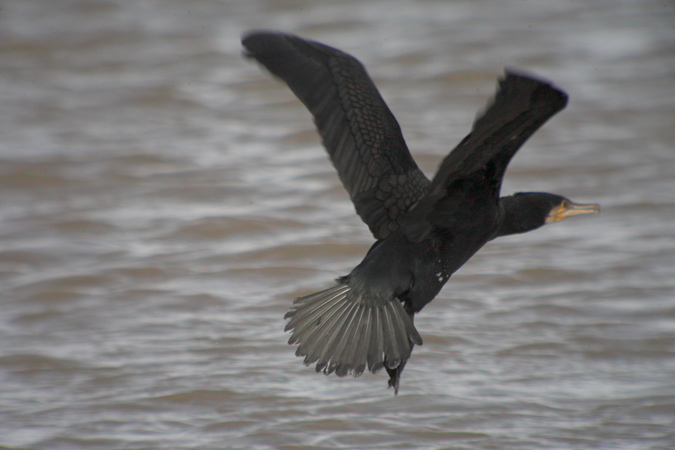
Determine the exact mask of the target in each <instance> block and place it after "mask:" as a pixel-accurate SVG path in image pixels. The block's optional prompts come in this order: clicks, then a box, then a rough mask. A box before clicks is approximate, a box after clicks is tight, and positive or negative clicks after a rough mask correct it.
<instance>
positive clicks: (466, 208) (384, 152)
mask: <svg viewBox="0 0 675 450" xmlns="http://www.w3.org/2000/svg"><path fill="white" fill-rule="evenodd" d="M242 43H243V45H244V47H245V48H246V52H247V53H246V54H247V56H250V57H252V58H255V59H256V60H257V61H258V62H260V63H261V64H262V65H263V66H265V67H266V68H267V69H268V70H269V71H270V72H271V73H272V74H274V75H275V76H277V77H279V78H280V79H281V80H283V81H284V82H285V83H286V84H287V85H288V86H289V87H290V89H291V90H292V91H293V93H294V94H295V95H296V96H297V97H298V98H299V99H300V100H301V101H302V102H303V103H304V105H305V106H306V107H307V108H308V109H309V111H310V112H311V113H312V115H313V116H314V121H315V123H316V126H317V128H318V131H319V133H320V135H321V137H322V138H323V144H324V146H325V148H326V150H327V151H328V154H329V155H330V158H331V160H332V162H333V164H334V165H335V168H336V169H337V172H338V175H339V177H340V180H341V181H342V184H343V185H344V187H345V188H346V190H347V192H348V193H349V196H350V198H351V199H352V201H353V203H354V205H355V207H356V212H357V213H358V214H359V216H360V217H361V218H362V219H363V221H364V222H365V223H366V224H367V225H368V227H369V228H370V230H371V232H372V233H373V235H374V236H375V238H376V239H377V241H376V242H375V243H374V244H373V246H372V247H371V248H370V250H369V251H368V253H367V255H366V257H365V258H364V260H363V261H362V262H361V263H360V264H359V265H358V266H356V267H355V268H354V269H353V270H352V271H351V273H349V275H347V276H344V277H341V278H339V279H338V280H337V282H338V284H337V285H336V286H334V287H332V288H329V289H326V290H324V291H321V292H317V293H315V294H311V295H308V296H305V297H301V298H298V299H297V300H296V301H295V303H294V306H293V308H292V309H291V310H290V311H289V312H288V313H287V314H286V318H287V319H290V320H289V322H288V324H287V326H286V330H292V331H293V333H292V335H291V338H290V340H289V343H291V344H297V345H298V349H297V352H296V354H297V355H298V356H304V358H305V359H304V362H305V363H306V364H316V370H317V371H321V372H323V373H326V374H329V373H332V372H335V373H336V374H337V375H339V376H344V375H347V374H351V375H354V376H358V375H360V374H361V373H363V371H364V370H365V369H366V368H367V369H368V370H369V371H371V372H377V371H378V370H380V369H381V368H382V367H384V368H385V369H386V370H387V372H388V373H389V376H390V380H389V385H390V386H393V387H394V388H395V391H396V392H398V386H399V379H400V374H401V371H402V370H403V367H404V366H405V364H406V362H407V360H408V358H409V357H410V354H411V352H412V349H413V346H414V345H415V344H417V345H421V344H422V338H421V337H420V335H419V333H418V332H417V330H416V329H415V326H414V324H413V317H414V314H415V313H417V312H419V311H420V310H421V309H422V308H423V307H424V306H425V305H426V304H427V303H429V302H430V301H431V300H433V298H434V297H435V296H436V295H437V294H438V292H439V291H440V289H441V288H442V287H443V285H444V284H445V282H446V281H447V280H448V278H449V277H450V276H451V275H452V274H453V273H454V272H455V271H456V270H457V269H458V268H459V267H461V266H462V265H463V264H464V263H465V262H466V261H467V260H468V259H469V258H470V257H471V256H472V255H473V254H474V253H476V252H477V251H478V250H479V249H480V248H481V247H482V246H483V245H484V244H485V243H487V242H488V241H490V240H491V239H494V238H495V237H498V236H504V235H509V234H514V233H523V232H526V231H530V230H533V229H536V228H538V227H540V226H542V225H544V224H545V223H550V222H554V221H558V220H561V219H563V218H565V217H568V216H570V215H575V214H583V213H592V212H599V207H598V206H597V205H580V204H575V203H572V202H571V201H569V200H567V199H565V198H564V197H561V196H559V195H555V194H548V193H537V192H529V193H518V194H515V195H513V196H508V197H502V198H500V197H499V191H500V187H501V182H502V178H503V176H504V172H505V170H506V167H507V165H508V163H509V161H510V160H511V158H512V157H513V155H514V154H515V153H516V151H517V150H518V149H519V148H520V146H521V145H522V144H523V143H524V142H525V141H526V140H527V139H528V138H529V137H530V136H531V135H532V134H533V133H534V132H535V131H536V130H537V129H538V128H539V127H540V126H541V125H543V124H544V122H546V121H547V120H548V119H549V118H550V117H551V116H553V115H554V114H555V113H557V112H558V111H560V110H561V109H563V108H564V107H565V105H566V103H567V95H566V94H565V93H564V92H562V91H561V90H559V89H557V88H555V87H553V86H552V85H551V84H550V83H547V82H545V81H541V80H537V79H535V78H532V77H530V76H525V75H519V74H516V73H514V72H512V71H507V72H506V75H505V77H504V78H503V79H501V80H500V82H499V87H498V90H497V94H496V97H495V99H494V101H493V102H492V104H491V105H489V106H488V108H487V109H486V111H485V112H484V113H483V114H482V115H481V116H480V117H478V118H477V119H476V121H475V123H474V125H473V129H472V131H471V133H469V135H468V136H466V137H465V138H464V139H463V140H462V141H461V142H460V143H459V145H457V147H456V148H455V149H454V150H453V151H452V152H451V153H450V154H449V155H448V156H447V157H446V158H445V159H444V160H443V162H442V163H441V165H440V168H439V170H438V172H437V173H436V176H435V177H434V178H433V180H431V181H429V179H428V178H427V177H426V176H425V175H424V174H423V173H422V172H421V171H420V169H419V168H418V167H417V164H416V163H415V161H414V160H413V158H412V156H411V155H410V152H409V151H408V148H407V146H406V144H405V141H404V139H403V135H402V134H401V129H400V127H399V125H398V122H397V121H396V119H395V118H394V116H393V114H392V113H391V111H390V110H389V108H388V107H387V105H386V104H385V102H384V100H383V99H382V97H381V96H380V94H379V92H378V91H377V88H376V87H375V85H374V84H373V82H372V80H371V79H370V77H369V76H368V74H367V73H366V70H365V69H364V67H363V66H362V65H361V63H360V62H359V61H358V60H356V59H355V58H354V57H352V56H350V55H348V54H346V53H344V52H341V51H340V50H337V49H334V48H331V47H328V46H326V45H323V44H320V43H318V42H312V41H308V40H304V39H301V38H299V37H297V36H292V35H288V34H282V33H276V32H254V33H250V34H248V35H247V36H245V37H244V39H243V40H242Z"/></svg>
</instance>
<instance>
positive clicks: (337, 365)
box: [285, 283, 422, 377]
mask: <svg viewBox="0 0 675 450" xmlns="http://www.w3.org/2000/svg"><path fill="white" fill-rule="evenodd" d="M285 318H286V319H290V320H289V322H288V323H287V324H286V331H288V330H292V335H291V337H290V339H289V340H288V342H289V344H298V349H297V351H296V355H298V356H304V357H305V359H304V362H305V364H307V365H310V364H314V363H316V371H317V372H323V373H325V374H329V373H332V372H335V373H336V374H337V375H338V376H341V377H342V376H345V375H353V376H359V375H361V374H362V373H363V372H364V370H365V369H366V368H368V370H369V371H371V372H373V373H375V372H377V371H379V370H380V369H382V367H387V368H388V369H393V368H396V367H398V366H399V365H401V364H403V363H405V361H407V359H408V358H409V357H410V353H411V352H412V348H413V346H414V345H415V344H418V345H421V344H422V338H421V337H420V335H419V333H418V332H417V330H416V329H415V326H414V325H413V322H412V318H411V317H410V316H409V315H408V313H406V311H405V309H404V308H403V305H402V304H401V302H400V301H399V300H397V299H395V298H391V299H389V298H387V299H384V298H372V297H366V296H364V295H357V294H355V293H354V292H353V291H352V289H351V288H350V286H349V285H348V284H345V283H341V284H338V285H337V286H334V287H332V288H329V289H326V290H324V291H321V292H317V293H315V294H311V295H307V296H304V297H300V298H298V299H296V300H295V302H294V305H293V308H292V309H291V310H290V311H289V312H288V313H287V314H286V316H285Z"/></svg>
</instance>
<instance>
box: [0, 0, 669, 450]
mask: <svg viewBox="0 0 675 450" xmlns="http://www.w3.org/2000/svg"><path fill="white" fill-rule="evenodd" d="M674 24H675V9H674V5H673V3H672V2H670V1H667V0H640V1H633V0H630V1H628V0H627V1H616V0H604V1H603V0H599V1H592V2H590V1H586V0H583V1H582V0H560V1H551V2H527V1H508V2H495V3H492V2H484V1H468V0H466V1H440V0H438V1H433V0H427V1H420V2H409V1H394V2H386V3H385V2H363V1H361V0H354V1H341V2H322V1H310V0H284V1H279V2H276V1H274V2H273V1H245V2H244V1H241V2H235V1H215V0H197V1H191V2H180V1H174V0H162V1H159V0H155V1H153V0H135V1H134V0H130V1H127V0H101V1H94V0H79V1H76V0H73V1H65V0H64V1H51V0H4V1H3V2H2V4H1V5H0V52H1V54H0V98H1V99H2V102H1V103H0V286H1V287H2V294H1V297H0V298H1V304H0V305H1V306H0V446H4V447H7V448H23V449H122V448H124V449H224V448H230V449H272V448H279V449H364V448H382V449H392V448H395V449H526V450H527V449H569V448H585V449H586V448H598V449H672V448H675V295H674V293H675V276H674V275H675V274H674V273H673V272H674V271H673V269H674V268H675V224H674V223H673V219H674V218H675V149H674V148H673V147H674V143H675V56H674V55H675V32H673V30H674V29H675V26H674ZM252 28H272V29H282V30H286V31H290V32H294V33H297V34H300V35H303V36H306V37H309V38H312V39H316V40H319V41H322V42H326V43H329V44H332V45H334V46H337V47H339V48H342V49H344V50H346V51H348V52H350V53H352V54H354V55H356V56H357V57H358V58H359V59H361V60H362V61H363V62H364V64H366V66H367V67H368V69H369V71H370V73H371V75H372V76H373V78H374V79H375V81H376V82H377V84H378V86H379V87H380V89H381V91H382V93H383V95H384V97H385V99H386V100H387V101H388V103H389V105H390V107H391V108H392V110H393V112H394V113H395V114H396V116H397V117H398V119H399V122H400V123H401V126H402V128H403V131H404V134H405V136H406V139H407V141H408V144H409V147H410V148H411V149H412V152H413V154H414V155H415V157H416V159H417V160H418V161H419V164H420V166H421V167H422V169H423V170H424V171H425V172H426V173H427V174H428V175H432V174H433V173H434V171H435V169H436V167H437V164H438V163H439V161H440V160H441V158H442V157H443V156H444V155H446V154H447V152H448V151H449V150H450V149H451V148H452V147H453V146H454V145H455V144H456V143H457V142H459V140H460V139H461V138H462V137H463V136H464V135H465V134H466V133H467V132H468V130H469V129H470V126H471V123H472V121H473V118H474V117H475V115H476V113H477V112H478V111H479V110H481V109H482V108H483V106H484V105H485V103H486V101H487V99H488V98H489V97H490V96H491V95H492V94H493V92H494V89H495V82H496V78H497V77H498V75H499V74H500V73H501V72H502V70H503V67H505V66H509V67H516V68H520V69H522V70H527V71H529V72H533V73H536V74H538V75H540V76H542V77H545V78H549V79H551V80H553V81H554V82H555V83H556V84H557V85H559V86H560V87H562V88H563V89H565V90H566V91H567V92H568V93H569V95H570V103H569V106H568V108H567V109H566V110H565V111H563V112H562V113H560V114H559V115H557V116H556V117H555V118H553V119H552V120H551V121H550V122H549V123H547V124H546V125H545V126H544V128H543V129H542V130H540V132H538V133H537V135H536V136H535V137H534V138H533V139H531V140H530V141H529V142H528V143H527V144H526V145H525V146H524V147H523V149H521V151H520V152H519V153H518V155H517V156H516V158H515V159H514V161H513V162H512V164H511V166H510V168H509V171H508V173H507V178H506V180H505V183H504V187H503V192H504V193H510V192H514V191H520V190H541V191H550V192H556V193H559V194H562V195H565V196H567V197H569V198H571V199H573V200H575V201H578V202H597V203H600V204H601V205H602V207H603V212H602V214H601V215H599V216H584V217H579V218H573V219H570V220H568V221H565V222H563V223H560V224H555V225H551V226H548V227H545V228H544V229H541V230H538V231H536V232H533V233H530V234H527V235H523V236H514V237H508V238H502V239H499V240H497V241H495V242H492V243H490V244H488V245H487V246H486V247H485V248H484V249H483V250H481V252H479V253H478V254H477V255H476V256H475V257H474V258H473V259H472V260H471V261H470V262H469V263H467V264H466V265H465V266H464V267H463V268H462V269H461V270H460V271H459V272H458V273H456V274H455V275H454V276H453V278H452V279H451V280H450V281H449V283H448V284H447V285H446V287H445V289H444V290H443V291H442V292H441V293H440V294H439V296H438V297H437V299H436V300H435V301H434V302H433V303H432V304H430V305H429V306H428V307H427V308H425V310H424V311H423V312H422V313H421V314H420V315H419V316H418V317H417V319H416V324H417V328H418V329H419V331H420V333H421V334H422V336H423V338H424V341H425V343H424V345H423V346H421V347H418V348H415V352H414V354H413V357H412V359H411V360H410V362H409V364H408V366H407V368H406V370H405V372H404V374H403V379H402V385H401V391H400V394H399V395H398V397H394V395H393V392H392V391H391V390H387V389H386V378H387V377H386V375H385V374H383V373H380V374H377V375H371V374H365V375H363V376H362V377H360V378H358V379H353V378H344V379H340V378H337V377H334V376H329V377H324V376H323V375H320V374H316V373H314V372H313V370H312V369H311V368H306V367H304V366H303V365H302V363H301V360H300V359H298V358H296V357H295V356H294V354H293V353H294V348H292V347H290V346H288V345H287V344H286V340H287V338H288V335H287V334H285V333H284V332H283V327H284V320H283V315H284V313H285V312H286V311H287V310H288V308H289V306H290V304H291V302H292V299H293V298H294V297H296V296H299V295H302V294H306V293H309V292H313V291H316V290H319V289H323V288H325V287H328V286H330V285H331V280H332V279H334V278H336V277H338V276H340V275H343V274H345V273H347V272H348V271H349V270H350V269H351V268H352V267H353V266H354V265H356V264H357V263H358V262H359V261H360V259H361V258H362V256H363V255H364V254H365V252H366V251H367V249H368V247H369V246H370V244H371V243H372V237H371V236H370V235H369V232H368V230H367V228H366V227H365V225H363V224H362V223H361V222H360V220H359V219H358V217H357V216H356V214H354V211H353V207H352V205H351V203H350V202H349V200H348V198H347V196H346V194H345V192H344V191H343V189H342V187H341V186H340V183H339V181H338V179H337V177H336V175H335V173H334V170H333V168H332V167H331V165H330V163H329V161H328V159H327V157H326V156H325V153H324V151H323V150H322V148H321V146H320V144H319V139H318V137H317V135H316V133H315V131H314V128H313V126H312V123H311V120H310V117H309V114H308V113H307V112H306V111H305V110H304V108H303V107H302V105H300V103H299V102H298V101H297V100H295V99H294V97H293V96H292V95H291V94H290V93H289V91H288V89H287V88H286V87H285V86H283V85H282V84H280V83H278V82H276V81H274V80H273V79H271V77H270V76H269V75H268V74H266V73H264V72H263V71H262V70H260V68H259V67H257V66H256V65H255V64H253V63H251V62H248V61H245V60H244V59H243V58H242V57H241V53H240V52H241V49H240V43H239V37H240V35H241V33H243V32H244V31H245V30H247V29H252Z"/></svg>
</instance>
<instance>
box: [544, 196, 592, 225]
mask: <svg viewBox="0 0 675 450" xmlns="http://www.w3.org/2000/svg"><path fill="white" fill-rule="evenodd" d="M599 212H600V205H595V204H585V205H583V204H580V203H572V202H570V201H568V200H565V201H563V202H562V203H561V204H560V205H558V206H556V207H555V208H553V209H552V210H551V212H550V213H549V214H548V216H547V217H546V223H553V222H559V221H561V220H563V219H567V218H568V217H571V216H577V215H579V214H598V213H599Z"/></svg>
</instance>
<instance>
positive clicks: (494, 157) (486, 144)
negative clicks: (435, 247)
mask: <svg viewBox="0 0 675 450" xmlns="http://www.w3.org/2000/svg"><path fill="white" fill-rule="evenodd" d="M566 104H567V95H566V94H565V93H564V92H562V91H561V90H559V89H557V88H555V87H554V86H552V85H551V84H550V83H547V82H545V81H542V80H537V79H535V78H532V77H530V76H524V75H519V74H516V73H513V72H511V71H508V70H507V71H506V75H505V77H504V78H502V79H500V80H499V88H498V91H497V94H496V96H495V99H494V101H493V102H492V104H491V105H489V107H488V108H487V110H486V111H485V112H484V113H483V114H482V115H481V116H479V117H478V118H477V119H476V121H475V122H474V124H473V129H472V131H471V133H470V134H469V135H468V136H466V137H465V138H464V140H462V142H460V143H459V145H458V146H457V147H455V149H454V150H453V151H452V152H451V153H450V154H449V155H448V156H447V157H445V159H444V160H443V162H442V163H441V166H440V168H439V169H438V172H437V173H436V176H435V177H434V179H433V181H432V182H431V186H430V187H429V190H428V193H427V195H426V196H425V198H423V199H422V200H421V201H420V203H419V204H418V205H417V206H416V207H415V209H414V211H413V212H412V214H411V215H410V217H406V220H405V222H406V223H405V227H406V228H407V231H406V234H408V235H409V236H410V237H412V238H413V239H415V240H418V239H420V238H422V237H423V236H424V235H426V232H427V231H429V229H430V228H432V227H444V226H448V224H449V223H452V219H453V217H463V218H466V212H467V211H460V210H462V209H465V210H466V209H470V208H471V207H472V206H477V205H478V203H477V202H497V200H498V198H499V190H500V188H501V183H502V179H503V177H504V172H505V171H506V167H507V165H508V163H509V161H510V160H511V158H512V157H513V155H515V153H516V152H517V151H518V149H519V148H520V147H521V146H522V145H523V144H524V143H525V141H526V140H527V139H528V138H529V137H530V136H532V135H533V134H534V133H535V132H536V131H537V130H538V129H539V127H541V126H542V125H543V124H544V123H545V122H546V121H547V120H548V119H549V118H551V117H552V116H553V115H554V114H555V113H557V112H558V111H560V110H562V109H563V108H564V107H565V105H566ZM470 203H473V205H470ZM425 228H426V229H425Z"/></svg>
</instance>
